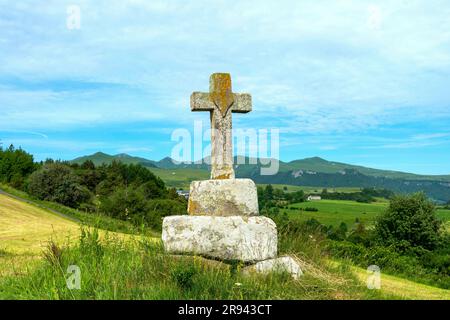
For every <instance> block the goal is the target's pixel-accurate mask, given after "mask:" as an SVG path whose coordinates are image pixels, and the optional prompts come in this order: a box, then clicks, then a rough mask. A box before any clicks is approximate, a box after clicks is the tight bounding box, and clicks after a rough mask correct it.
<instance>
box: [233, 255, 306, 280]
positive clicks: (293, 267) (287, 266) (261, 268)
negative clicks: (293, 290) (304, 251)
mask: <svg viewBox="0 0 450 320" xmlns="http://www.w3.org/2000/svg"><path fill="white" fill-rule="evenodd" d="M242 272H243V273H244V274H249V273H252V272H256V273H262V274H268V273H270V272H287V273H289V274H290V275H291V276H292V278H294V279H298V278H299V277H300V276H302V275H303V272H302V269H301V267H300V264H299V263H298V262H297V261H296V260H295V259H294V258H292V257H289V256H286V257H280V258H276V259H270V260H265V261H261V262H258V263H256V264H254V265H251V266H248V267H246V268H244V269H243V270H242Z"/></svg>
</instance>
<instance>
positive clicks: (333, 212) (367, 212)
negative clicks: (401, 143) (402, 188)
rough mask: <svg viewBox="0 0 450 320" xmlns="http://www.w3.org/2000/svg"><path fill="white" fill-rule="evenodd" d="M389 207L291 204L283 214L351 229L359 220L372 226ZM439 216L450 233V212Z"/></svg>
mask: <svg viewBox="0 0 450 320" xmlns="http://www.w3.org/2000/svg"><path fill="white" fill-rule="evenodd" d="M387 206H388V202H387V201H386V200H378V201H377V202H373V203H359V202H356V201H344V200H320V201H308V202H303V203H295V204H291V205H289V206H288V208H289V209H281V212H286V213H287V214H288V215H289V218H292V219H298V220H300V221H306V220H309V219H313V218H314V219H316V220H317V221H319V222H320V223H322V224H324V225H332V226H338V225H339V224H340V223H341V222H345V223H346V224H347V226H349V227H351V226H353V224H354V223H355V222H356V219H358V220H359V221H360V222H363V223H364V224H365V225H366V226H370V225H372V224H373V223H374V221H375V219H376V217H377V216H378V215H380V214H381V213H382V212H383V211H384V210H385V209H386V208H387ZM291 208H302V209H305V208H316V209H318V211H314V212H313V211H304V210H295V209H291ZM437 216H438V217H439V218H440V219H442V220H443V221H444V222H445V226H446V229H447V230H449V231H450V224H449V223H450V210H446V209H438V210H437Z"/></svg>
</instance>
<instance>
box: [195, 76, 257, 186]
mask: <svg viewBox="0 0 450 320" xmlns="http://www.w3.org/2000/svg"><path fill="white" fill-rule="evenodd" d="M191 110H192V111H209V112H210V117H211V179H234V170H233V145H232V121H231V113H232V112H238V113H247V112H250V111H252V97H251V95H249V94H247V93H233V92H232V91H231V76H230V74H229V73H213V74H212V75H211V77H210V79H209V93H203V92H194V93H192V95H191Z"/></svg>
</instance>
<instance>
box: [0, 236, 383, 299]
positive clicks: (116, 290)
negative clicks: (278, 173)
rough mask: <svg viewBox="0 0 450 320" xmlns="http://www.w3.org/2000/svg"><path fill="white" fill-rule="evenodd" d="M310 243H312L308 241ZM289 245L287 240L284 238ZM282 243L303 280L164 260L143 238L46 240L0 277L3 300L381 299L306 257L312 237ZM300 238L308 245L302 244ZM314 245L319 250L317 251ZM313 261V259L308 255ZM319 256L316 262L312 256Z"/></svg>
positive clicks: (347, 276) (199, 262)
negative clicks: (21, 268) (37, 256)
mask: <svg viewBox="0 0 450 320" xmlns="http://www.w3.org/2000/svg"><path fill="white" fill-rule="evenodd" d="M308 239H310V238H309V237H308ZM283 241H284V240H283ZM289 241H290V242H289V243H284V244H281V246H282V247H283V250H285V252H287V251H289V252H290V253H291V254H293V255H296V256H298V257H299V259H300V261H302V264H303V268H304V272H305V275H304V276H302V277H301V279H300V280H298V281H296V280H294V279H292V278H291V277H290V276H289V275H287V274H270V275H267V276H262V275H243V273H242V272H240V271H241V270H240V268H241V266H239V265H237V266H230V265H227V264H224V263H221V262H217V261H210V260H206V259H203V258H200V257H183V256H171V255H167V254H166V253H165V252H164V250H163V248H162V245H161V243H160V242H155V241H152V240H150V239H148V238H145V237H142V238H140V239H139V240H129V241H123V240H120V239H118V238H116V237H113V236H106V237H105V238H104V239H103V238H102V239H101V240H100V238H99V236H98V232H97V231H96V230H95V229H83V230H82V232H81V236H80V239H79V241H78V243H77V244H76V245H71V246H68V245H65V246H61V247H58V246H57V245H56V244H54V243H49V246H48V247H47V249H46V251H45V252H44V257H45V259H42V262H41V263H40V265H39V266H38V267H37V268H36V269H34V270H33V271H31V272H30V273H28V274H26V275H24V276H19V277H17V276H15V277H5V278H3V279H0V298H1V299H69V300H71V299H223V300H226V299H346V298H347V299H362V298H380V297H381V296H379V295H378V293H376V292H374V291H369V290H367V289H366V288H364V287H363V286H362V285H360V283H359V282H358V281H357V280H356V279H355V278H354V277H353V276H351V274H350V273H349V272H347V271H346V270H343V269H333V270H331V269H330V267H328V266H327V265H326V264H321V259H320V255H319V254H317V253H314V249H309V250H310V251H309V252H307V253H306V254H304V255H302V254H300V252H299V251H298V249H299V248H306V247H308V245H307V243H309V244H311V241H309V240H307V239H300V238H299V239H297V240H289ZM303 241H308V242H304V243H303ZM313 248H314V247H313ZM311 257H313V258H311ZM314 257H315V258H314ZM70 265H77V266H78V267H79V268H80V270H81V289H80V290H75V289H72V290H71V289H69V288H68V287H67V285H66V279H67V277H68V276H69V274H67V273H66V271H67V267H68V266H70Z"/></svg>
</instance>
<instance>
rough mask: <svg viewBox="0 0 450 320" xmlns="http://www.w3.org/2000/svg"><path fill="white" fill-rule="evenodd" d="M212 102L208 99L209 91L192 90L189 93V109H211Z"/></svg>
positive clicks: (212, 106) (212, 107)
mask: <svg viewBox="0 0 450 320" xmlns="http://www.w3.org/2000/svg"><path fill="white" fill-rule="evenodd" d="M213 109H214V104H213V103H212V102H211V100H210V99H209V93H204V92H194V93H192V94H191V111H211V110H213Z"/></svg>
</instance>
